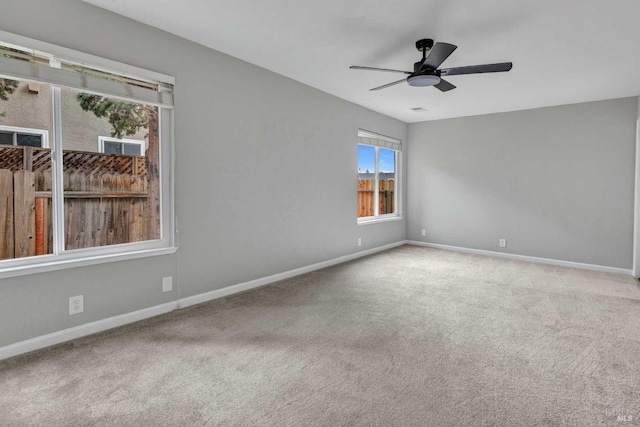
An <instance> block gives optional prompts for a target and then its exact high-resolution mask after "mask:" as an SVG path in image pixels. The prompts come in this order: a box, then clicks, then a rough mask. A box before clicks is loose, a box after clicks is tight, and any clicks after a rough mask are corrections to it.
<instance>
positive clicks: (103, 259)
mask: <svg viewBox="0 0 640 427" xmlns="http://www.w3.org/2000/svg"><path fill="white" fill-rule="evenodd" d="M177 250H178V248H177V247H176V246H168V247H162V248H153V249H142V250H133V251H130V252H119V253H113V254H102V255H88V256H85V257H81V256H80V257H74V258H70V259H59V258H60V257H55V258H53V257H49V256H46V255H45V257H46V258H47V259H46V260H40V259H39V258H40V257H33V258H32V259H33V263H31V264H26V265H21V266H15V267H6V268H0V279H5V278H8V277H16V276H25V275H28V274H36V273H45V272H48V271H56V270H63V269H66V268H75V267H83V266H87V265H96V264H104V263H107V262H115V261H126V260H131V259H136V258H146V257H151V256H159V255H169V254H173V253H175V252H176V251H177Z"/></svg>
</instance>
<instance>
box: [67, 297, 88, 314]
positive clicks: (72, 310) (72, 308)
mask: <svg viewBox="0 0 640 427" xmlns="http://www.w3.org/2000/svg"><path fill="white" fill-rule="evenodd" d="M83 311H84V295H78V296H75V297H71V298H69V314H78V313H82V312H83Z"/></svg>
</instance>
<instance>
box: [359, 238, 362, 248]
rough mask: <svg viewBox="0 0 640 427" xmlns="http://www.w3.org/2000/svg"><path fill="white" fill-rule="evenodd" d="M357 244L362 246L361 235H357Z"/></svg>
mask: <svg viewBox="0 0 640 427" xmlns="http://www.w3.org/2000/svg"><path fill="white" fill-rule="evenodd" d="M358 246H362V237H358Z"/></svg>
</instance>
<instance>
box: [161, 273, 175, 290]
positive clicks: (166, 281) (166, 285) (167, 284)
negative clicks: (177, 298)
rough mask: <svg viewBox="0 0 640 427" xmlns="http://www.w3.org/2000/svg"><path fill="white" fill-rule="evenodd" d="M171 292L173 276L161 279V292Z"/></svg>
mask: <svg viewBox="0 0 640 427" xmlns="http://www.w3.org/2000/svg"><path fill="white" fill-rule="evenodd" d="M172 290H173V276H169V277H163V278H162V292H171V291H172Z"/></svg>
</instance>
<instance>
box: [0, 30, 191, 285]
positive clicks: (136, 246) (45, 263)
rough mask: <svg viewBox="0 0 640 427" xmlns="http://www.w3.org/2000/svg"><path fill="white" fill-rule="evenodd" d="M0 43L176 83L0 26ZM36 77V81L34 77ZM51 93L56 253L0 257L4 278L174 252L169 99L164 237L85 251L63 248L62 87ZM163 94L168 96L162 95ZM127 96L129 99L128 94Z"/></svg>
mask: <svg viewBox="0 0 640 427" xmlns="http://www.w3.org/2000/svg"><path fill="white" fill-rule="evenodd" d="M0 41H2V43H3V44H11V45H13V46H18V47H29V49H30V50H32V51H34V52H38V53H40V54H41V53H42V52H47V55H51V67H52V68H56V62H57V61H56V58H64V59H65V60H66V61H73V62H75V63H78V64H88V66H91V67H94V68H96V69H102V70H105V71H108V72H114V73H118V74H121V75H124V76H131V77H134V78H140V79H146V80H148V81H152V82H160V83H162V84H166V85H174V84H175V79H174V78H173V77H171V76H168V75H165V74H161V73H157V72H154V71H148V70H145V69H142V68H138V67H134V66H130V65H127V64H121V63H118V62H115V61H111V60H107V59H103V58H100V57H97V56H94V55H90V54H86V53H82V52H78V51H74V50H71V49H67V48H63V47H59V46H56V45H53V44H49V43H46V42H42V41H38V40H33V39H30V38H27V37H23V36H19V35H15V34H12V33H8V32H6V31H2V30H0ZM0 76H2V77H8V78H15V79H16V80H20V81H30V80H29V79H28V78H27V77H25V76H22V75H15V74H11V73H9V72H7V71H3V70H2V69H1V68H0ZM34 81H36V80H34ZM51 92H52V97H51V98H52V107H53V109H52V113H51V114H52V127H51V135H52V138H48V135H47V145H49V144H51V147H50V148H51V149H52V161H53V162H54V163H55V164H57V165H58V167H57V168H54V170H55V173H54V174H53V176H52V193H53V198H52V202H53V206H55V209H52V217H53V218H52V221H53V225H54V227H53V233H54V253H53V254H47V255H38V256H33V257H25V258H14V259H7V260H1V261H0V279H2V278H7V277H14V276H22V275H28V274H36V273H42V272H47V271H55V270H61V269H66V268H73V267H80V266H85V265H95V264H101V263H105V262H114V261H121V260H130V259H135V258H142V257H148V256H157V255H166V254H171V253H175V252H176V251H177V249H178V248H177V246H176V231H175V230H176V222H175V201H174V197H173V194H175V192H174V186H175V184H174V160H173V152H174V148H173V144H174V126H173V120H174V118H173V117H174V116H173V108H172V107H171V106H170V105H169V106H167V104H166V103H163V104H162V105H161V106H159V108H158V111H159V118H158V121H159V123H158V125H159V126H158V127H159V132H160V135H159V140H160V147H159V160H158V163H159V169H160V176H159V180H160V195H159V196H160V197H159V198H160V224H161V231H160V235H161V237H160V238H159V239H155V240H148V241H144V242H132V243H124V244H117V245H110V246H99V247H93V248H83V249H71V250H66V249H64V230H63V225H64V217H63V215H64V214H63V195H62V191H61V189H62V188H63V186H62V184H63V173H62V167H60V165H62V126H61V123H62V117H61V107H62V105H61V88H60V87H58V86H56V85H51ZM163 97H164V98H163ZM125 99H126V98H125ZM158 99H159V100H163V99H166V94H160V93H159V94H158Z"/></svg>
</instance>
